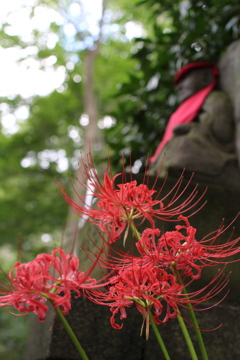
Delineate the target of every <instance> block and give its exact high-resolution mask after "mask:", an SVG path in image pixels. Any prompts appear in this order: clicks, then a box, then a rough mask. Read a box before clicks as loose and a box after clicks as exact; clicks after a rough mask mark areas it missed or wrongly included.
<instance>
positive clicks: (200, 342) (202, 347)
mask: <svg viewBox="0 0 240 360" xmlns="http://www.w3.org/2000/svg"><path fill="white" fill-rule="evenodd" d="M174 274H175V276H176V277H177V279H178V281H179V283H180V284H182V285H184V284H183V281H182V278H181V275H180V274H179V271H178V270H176V268H175V269H174ZM183 294H184V295H185V297H186V299H187V300H189V297H188V293H187V290H186V288H185V287H184V288H183ZM186 305H187V307H188V311H189V313H190V316H191V319H192V323H193V325H194V331H195V334H196V337H197V341H198V345H199V348H200V351H201V355H202V359H203V360H208V355H207V351H206V348H205V344H204V341H203V338H202V333H201V330H200V329H199V325H198V321H197V318H196V315H195V312H194V310H193V307H192V304H191V302H187V303H186Z"/></svg>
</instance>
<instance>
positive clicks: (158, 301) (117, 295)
mask: <svg viewBox="0 0 240 360" xmlns="http://www.w3.org/2000/svg"><path fill="white" fill-rule="evenodd" d="M222 272H223V271H221V272H219V273H218V274H217V275H216V276H215V278H214V279H213V280H212V281H211V282H210V283H209V284H208V285H207V286H206V287H204V288H202V289H200V290H198V291H195V292H192V293H188V294H187V296H186V294H183V293H182V292H183V289H184V288H185V287H184V286H183V285H182V284H179V283H178V282H177V278H176V277H175V275H172V274H169V273H167V271H165V270H164V269H161V268H159V267H158V266H154V265H153V264H150V263H149V264H146V263H144V262H141V259H137V258H136V261H133V263H132V264H131V265H126V266H125V267H122V268H120V269H119V271H118V273H117V274H116V275H115V276H112V277H111V278H110V279H109V284H111V285H108V287H107V288H106V290H105V291H103V290H102V289H97V290H95V289H91V290H90V291H87V293H88V298H89V299H90V300H91V301H93V302H95V303H97V304H100V305H107V306H109V307H110V311H111V312H112V316H111V318H110V323H111V325H112V327H113V328H115V329H121V328H122V327H123V324H121V325H118V324H116V323H115V316H116V314H118V313H119V312H120V319H121V320H122V319H124V318H126V317H127V312H126V307H131V306H133V305H134V304H135V305H136V307H137V309H138V310H139V311H140V312H141V313H142V315H143V319H144V321H146V329H147V330H148V324H149V320H148V315H149V311H153V317H154V320H155V322H156V323H157V324H162V323H165V322H167V321H168V320H169V319H171V318H175V317H177V316H178V315H179V306H183V307H187V304H188V303H191V304H192V305H193V307H195V306H197V305H199V304H201V303H202V302H204V301H207V300H209V299H211V298H212V297H214V296H216V295H217V294H218V293H219V292H220V291H221V290H222V289H223V288H224V287H225V286H226V285H227V283H228V278H225V279H224V278H223V276H222ZM214 283H215V285H214ZM212 285H213V287H212V289H210V290H208V288H209V287H210V286H212ZM206 291H207V292H206ZM204 292H206V294H203V293H204ZM201 294H203V295H201ZM194 310H197V309H194Z"/></svg>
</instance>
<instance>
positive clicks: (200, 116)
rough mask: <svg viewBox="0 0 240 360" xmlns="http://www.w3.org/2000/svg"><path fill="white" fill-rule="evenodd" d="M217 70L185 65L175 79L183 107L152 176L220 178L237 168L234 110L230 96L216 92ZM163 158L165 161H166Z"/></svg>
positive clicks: (170, 127)
mask: <svg viewBox="0 0 240 360" xmlns="http://www.w3.org/2000/svg"><path fill="white" fill-rule="evenodd" d="M218 75H219V73H218V70H217V68H216V67H215V66H214V65H213V64H212V63H209V62H204V61H201V62H193V63H190V64H188V65H185V66H184V67H183V68H182V69H181V70H179V71H178V73H177V74H176V77H175V85H176V86H177V88H178V98H179V102H180V106H179V107H178V109H177V110H176V111H175V112H174V113H173V114H172V116H171V117H170V119H169V122H168V124H167V127H166V130H165V134H164V137H163V139H162V141H161V142H160V144H159V146H158V148H157V149H156V151H155V154H154V155H153V156H152V158H151V159H150V161H151V163H152V172H153V173H154V172H157V171H158V169H159V166H160V164H163V169H164V170H165V171H166V170H171V169H180V170H181V169H183V168H185V169H186V170H187V171H190V172H197V173H202V174H206V175H210V176H218V175H219V174H220V173H222V172H223V171H224V169H225V167H226V165H227V166H229V164H231V166H236V167H237V154H236V146H235V139H234V133H235V124H234V119H233V107H232V104H231V101H230V99H229V97H228V96H227V94H225V93H224V92H222V91H218V90H215V86H216V84H217V80H218ZM163 157H164V160H163Z"/></svg>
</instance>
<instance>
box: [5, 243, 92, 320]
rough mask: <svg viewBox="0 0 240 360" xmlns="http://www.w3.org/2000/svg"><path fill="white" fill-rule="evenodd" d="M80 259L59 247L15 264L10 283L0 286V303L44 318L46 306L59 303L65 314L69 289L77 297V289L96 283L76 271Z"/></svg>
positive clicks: (41, 318)
mask: <svg viewBox="0 0 240 360" xmlns="http://www.w3.org/2000/svg"><path fill="white" fill-rule="evenodd" d="M78 265H79V260H78V258H77V257H76V256H74V255H72V254H68V255H66V254H65V253H64V251H63V250H62V249H56V250H53V251H52V254H51V255H49V254H40V255H38V256H37V257H36V259H35V260H33V261H31V262H29V263H25V264H24V263H23V264H22V263H16V264H15V265H14V267H13V269H12V270H11V271H10V272H9V277H8V278H9V282H10V284H9V285H4V284H3V283H2V284H1V286H0V306H13V307H14V308H15V309H17V310H18V311H19V312H21V313H25V314H27V313H30V312H34V313H35V314H36V315H38V317H39V320H40V321H44V319H45V316H46V311H47V310H48V306H47V305H46V301H47V299H49V300H51V302H52V303H53V305H54V307H58V306H60V308H61V311H62V312H63V313H64V314H67V313H68V311H69V309H70V308H71V290H74V291H75V292H76V297H78V296H80V289H87V288H91V287H92V286H96V280H95V279H92V278H90V277H89V276H88V274H85V273H84V272H82V271H79V270H78Z"/></svg>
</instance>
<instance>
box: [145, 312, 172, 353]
mask: <svg viewBox="0 0 240 360" xmlns="http://www.w3.org/2000/svg"><path fill="white" fill-rule="evenodd" d="M149 320H150V323H151V325H152V328H153V331H154V334H155V336H156V338H157V341H158V343H159V345H160V348H161V349H162V352H163V355H164V357H165V360H171V359H170V356H169V354H168V351H167V349H166V346H165V344H164V342H163V339H162V337H161V335H160V332H159V330H158V328H157V325H156V323H155V321H154V319H153V316H152V313H151V311H149Z"/></svg>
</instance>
